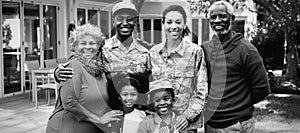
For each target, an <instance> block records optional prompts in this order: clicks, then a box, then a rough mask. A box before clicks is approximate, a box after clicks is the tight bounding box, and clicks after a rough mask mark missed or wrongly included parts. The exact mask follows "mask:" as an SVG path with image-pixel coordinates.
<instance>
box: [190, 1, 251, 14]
mask: <svg viewBox="0 0 300 133" xmlns="http://www.w3.org/2000/svg"><path fill="white" fill-rule="evenodd" d="M215 1H218V0H187V2H188V3H190V4H191V7H190V10H191V13H198V14H204V15H206V14H207V13H208V9H209V7H210V5H211V4H212V3H214V2H215ZM228 1H229V2H230V3H231V4H232V5H233V6H234V7H235V8H236V9H243V10H244V9H247V5H246V3H245V2H246V0H228Z"/></svg>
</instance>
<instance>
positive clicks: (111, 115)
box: [92, 110, 123, 124]
mask: <svg viewBox="0 0 300 133" xmlns="http://www.w3.org/2000/svg"><path fill="white" fill-rule="evenodd" d="M122 115H123V112H122V111H120V110H112V111H109V112H106V113H105V114H104V115H102V116H101V117H99V119H95V121H92V122H93V123H98V124H107V123H109V122H111V121H119V120H121V119H120V118H118V117H119V116H122Z"/></svg>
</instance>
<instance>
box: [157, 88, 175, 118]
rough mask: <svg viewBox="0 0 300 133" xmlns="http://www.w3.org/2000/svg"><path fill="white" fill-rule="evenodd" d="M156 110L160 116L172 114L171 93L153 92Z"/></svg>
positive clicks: (163, 91)
mask: <svg viewBox="0 0 300 133" xmlns="http://www.w3.org/2000/svg"><path fill="white" fill-rule="evenodd" d="M153 103H154V109H155V111H156V112H157V113H158V115H160V116H161V115H167V114H169V113H171V109H172V105H173V98H172V95H171V92H170V91H165V90H161V91H155V92H153Z"/></svg>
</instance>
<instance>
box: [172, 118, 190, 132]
mask: <svg viewBox="0 0 300 133" xmlns="http://www.w3.org/2000/svg"><path fill="white" fill-rule="evenodd" d="M188 124H189V123H188V121H187V119H186V117H184V115H179V116H177V118H176V123H175V126H176V129H177V130H178V131H179V132H181V131H183V130H184V129H185V128H186V127H187V126H188Z"/></svg>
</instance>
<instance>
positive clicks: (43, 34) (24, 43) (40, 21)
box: [0, 0, 58, 96]
mask: <svg viewBox="0 0 300 133" xmlns="http://www.w3.org/2000/svg"><path fill="white" fill-rule="evenodd" d="M1 7H2V8H1V9H0V10H2V20H3V21H1V22H2V24H1V28H2V31H3V37H2V40H1V41H2V44H3V45H2V49H3V64H0V65H2V66H3V71H4V74H3V75H1V76H2V77H3V78H0V79H3V80H1V82H2V81H3V86H4V88H0V89H1V91H0V92H1V95H4V96H5V95H13V94H16V93H21V92H24V91H25V90H28V89H29V84H30V82H25V81H26V79H28V73H27V72H26V71H28V69H27V67H26V65H25V63H26V62H25V61H30V60H38V61H39V62H40V67H41V68H43V67H44V63H43V62H44V60H45V59H56V58H57V47H58V28H57V27H58V16H57V15H58V3H45V2H38V1H36V2H30V3H26V2H23V1H13V0H11V1H1ZM41 62H42V63H41ZM24 88H26V89H24Z"/></svg>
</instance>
